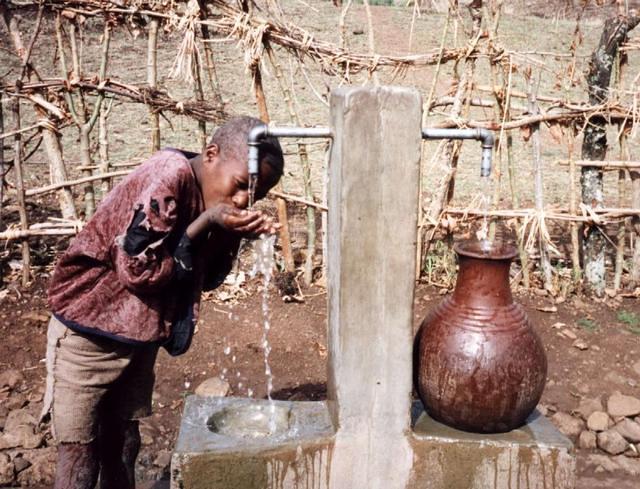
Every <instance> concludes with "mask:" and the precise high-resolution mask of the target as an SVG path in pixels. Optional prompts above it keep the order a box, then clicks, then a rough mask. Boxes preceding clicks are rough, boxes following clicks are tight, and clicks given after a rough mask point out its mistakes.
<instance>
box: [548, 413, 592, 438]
mask: <svg viewBox="0 0 640 489" xmlns="http://www.w3.org/2000/svg"><path fill="white" fill-rule="evenodd" d="M551 421H552V422H553V424H555V425H556V427H557V428H558V429H559V430H560V431H561V432H562V433H563V434H565V435H566V436H568V437H569V438H571V439H572V440H575V439H576V438H577V437H578V436H579V435H580V433H582V430H583V429H584V422H583V421H582V420H580V419H578V418H574V417H573V416H571V415H570V414H567V413H563V412H557V413H556V414H554V415H553V416H551Z"/></svg>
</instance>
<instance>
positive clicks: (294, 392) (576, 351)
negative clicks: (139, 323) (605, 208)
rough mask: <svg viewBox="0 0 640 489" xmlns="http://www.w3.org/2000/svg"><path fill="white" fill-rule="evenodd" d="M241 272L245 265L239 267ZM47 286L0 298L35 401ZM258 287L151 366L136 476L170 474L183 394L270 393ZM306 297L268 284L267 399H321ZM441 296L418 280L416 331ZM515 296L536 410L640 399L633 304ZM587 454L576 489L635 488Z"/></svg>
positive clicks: (315, 291)
mask: <svg viewBox="0 0 640 489" xmlns="http://www.w3.org/2000/svg"><path fill="white" fill-rule="evenodd" d="M246 270H248V264H247V263H246V262H245V263H243V264H242V266H241V267H240V271H246ZM45 282H46V280H45V279H41V280H38V281H37V282H36V283H34V284H33V285H32V286H31V287H30V288H29V289H28V290H20V289H19V288H18V287H15V286H13V285H12V284H7V287H5V288H4V289H3V290H4V292H3V295H2V298H1V299H0V319H2V322H1V326H0V332H1V333H0V334H2V338H3V341H2V342H1V343H0V359H2V360H1V361H0V371H3V370H6V369H9V368H16V369H19V370H21V371H22V372H23V373H24V375H25V376H26V378H27V383H26V384H27V386H28V392H29V393H30V394H31V393H35V396H33V399H38V398H39V396H38V394H41V393H42V391H43V386H44V378H45V365H44V360H43V358H44V352H45V342H46V324H47V318H48V312H47V309H46V305H45V293H44V287H45ZM277 282H278V280H276V283H277ZM260 288H261V283H260V281H259V280H258V279H253V280H251V279H247V280H246V281H245V282H244V283H242V284H241V285H240V286H239V287H238V286H235V285H225V286H223V287H222V288H221V289H218V290H217V291H215V292H213V293H211V294H208V295H207V297H205V300H204V301H203V307H202V315H201V318H200V321H199V323H198V329H197V334H196V337H195V340H194V344H193V346H192V347H191V350H190V351H189V352H188V353H187V354H185V355H184V356H182V357H178V358H171V357H169V356H168V355H167V354H166V353H164V352H163V353H161V355H160V357H159V359H158V363H157V368H156V374H157V380H156V389H155V394H154V411H155V412H154V414H153V416H152V417H151V418H149V419H148V420H145V421H144V422H143V424H142V433H143V443H144V446H143V449H142V453H141V456H140V459H139V461H140V465H139V472H138V475H139V477H140V478H141V479H146V480H150V479H156V478H163V477H166V476H167V473H166V468H164V467H158V466H156V465H154V461H156V458H157V457H158V454H159V453H162V452H163V451H167V450H171V449H172V447H173V445H174V443H175V440H176V436H177V431H178V423H179V419H180V415H181V411H182V407H183V400H184V397H185V396H186V395H188V394H190V393H192V392H193V391H194V390H195V388H196V387H197V386H198V385H199V384H200V383H201V382H202V381H203V380H205V379H207V378H209V377H214V376H220V377H224V378H226V379H227V380H228V382H229V384H230V386H231V395H233V396H247V395H249V394H251V395H253V396H254V397H258V398H263V397H265V396H266V379H265V374H264V354H263V349H262V347H261V338H262V334H263V329H262V324H263V316H262V294H261V291H260ZM303 292H304V300H303V302H293V303H292V302H289V303H287V302H285V301H284V300H283V298H282V296H281V291H280V290H279V289H278V287H277V285H272V287H271V288H270V293H269V310H270V316H271V325H272V329H271V331H270V333H269V340H270V344H271V346H272V349H273V350H272V352H271V356H270V365H271V368H272V370H273V375H274V395H273V397H274V398H277V399H293V400H318V399H323V398H324V397H325V395H326V358H327V348H326V344H327V343H326V319H327V308H326V298H327V296H326V290H325V289H324V288H321V287H313V288H311V289H308V290H304V291H303ZM446 293H448V291H447V290H446V289H440V288H436V287H433V286H429V285H425V284H418V286H417V289H416V294H415V302H414V314H415V317H414V323H415V328H416V330H417V328H418V326H419V324H420V322H421V320H422V318H423V317H424V316H425V315H426V313H427V311H428V310H429V309H430V308H432V307H434V306H435V304H437V303H438V302H439V301H440V300H442V298H443V296H444V294H446ZM516 296H517V299H518V301H520V302H521V303H522V304H523V305H524V306H525V308H526V310H527V313H528V314H529V317H530V319H531V320H532V322H533V324H534V326H535V329H536V331H537V332H538V334H539V335H540V337H541V338H542V341H543V343H544V345H545V348H546V351H547V355H548V360H549V375H548V380H547V387H546V389H545V392H544V395H543V398H542V401H541V405H542V409H543V410H546V411H547V413H548V414H547V415H548V416H550V415H552V414H553V413H554V412H555V411H556V410H558V411H563V412H571V411H572V410H574V409H576V408H577V406H578V403H579V401H580V399H582V398H593V397H597V396H601V397H603V398H604V399H606V397H607V396H609V395H611V394H612V393H613V392H615V391H620V392H621V393H624V394H628V395H634V396H636V397H637V396H639V395H640V387H639V385H638V384H639V380H640V379H638V375H637V374H635V373H634V372H633V370H632V369H631V365H632V364H633V363H634V362H635V361H637V359H638V358H639V357H640V331H639V330H638V324H637V322H634V321H636V320H637V318H640V304H638V301H637V299H616V300H613V299H609V300H605V301H603V302H595V301H592V300H589V301H586V300H583V299H578V298H574V299H569V300H567V301H565V302H562V303H556V301H553V300H551V299H550V298H547V297H543V296H539V295H537V294H534V293H527V292H525V291H519V292H517V293H516ZM629 318H632V319H633V318H635V319H633V320H630V319H629ZM567 331H569V333H567ZM579 340H582V344H581V343H580V342H579ZM578 345H579V348H578V347H577V346H578ZM30 398H31V397H30ZM165 453H166V452H165ZM589 453H590V451H588V450H579V451H578V474H579V484H578V487H579V488H581V489H582V488H594V489H595V488H597V487H598V488H599V487H611V488H613V487H615V488H619V487H620V488H626V487H629V488H631V487H634V486H633V484H635V483H636V482H637V479H636V478H633V477H631V476H629V475H625V474H623V473H596V472H595V470H594V469H595V467H594V466H589V465H587V464H586V458H587V457H588V455H589Z"/></svg>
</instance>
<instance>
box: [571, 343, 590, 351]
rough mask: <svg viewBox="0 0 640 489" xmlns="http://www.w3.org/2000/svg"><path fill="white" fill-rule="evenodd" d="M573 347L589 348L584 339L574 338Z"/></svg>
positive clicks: (579, 348)
mask: <svg viewBox="0 0 640 489" xmlns="http://www.w3.org/2000/svg"><path fill="white" fill-rule="evenodd" d="M573 347H574V348H577V349H578V350H582V351H584V350H588V349H589V345H588V343H587V342H586V341H584V340H576V341H574V342H573Z"/></svg>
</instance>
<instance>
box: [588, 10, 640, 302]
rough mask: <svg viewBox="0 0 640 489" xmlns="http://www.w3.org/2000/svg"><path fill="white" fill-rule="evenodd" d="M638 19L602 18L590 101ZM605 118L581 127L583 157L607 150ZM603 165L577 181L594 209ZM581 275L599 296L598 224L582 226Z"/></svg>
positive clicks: (604, 94) (597, 100) (602, 245)
mask: <svg viewBox="0 0 640 489" xmlns="http://www.w3.org/2000/svg"><path fill="white" fill-rule="evenodd" d="M638 22H640V17H625V16H617V17H615V18H611V19H608V20H607V21H606V22H605V25H604V29H603V31H602V36H601V37H600V42H599V44H598V47H597V48H596V50H595V52H594V53H593V55H592V56H591V63H590V67H589V72H588V74H587V82H588V84H589V102H590V103H591V104H602V103H605V102H606V101H607V98H608V93H609V90H608V89H609V84H610V82H611V73H612V70H613V65H614V61H615V58H616V55H617V53H618V48H619V47H620V45H621V44H622V43H623V42H624V41H625V40H626V38H627V34H628V33H629V31H631V30H632V29H633V28H634V27H635V26H636V25H638ZM606 127H607V120H606V119H605V118H604V117H602V116H594V117H592V118H591V119H590V121H589V124H587V126H586V128H585V130H584V137H583V141H582V159H584V160H595V161H598V160H604V159H605V156H606V153H607V134H606ZM602 173H603V172H602V168H598V167H589V166H586V167H583V168H582V173H581V178H580V183H581V186H582V202H583V203H584V204H585V205H587V206H589V207H591V208H594V209H597V208H600V207H602V206H603V205H604V188H603V181H602ZM583 235H584V241H583V259H584V277H585V279H586V281H587V284H586V285H587V288H588V289H589V290H590V292H592V293H593V294H594V295H596V296H598V297H602V296H603V295H604V290H605V285H606V281H605V251H606V243H607V241H606V238H605V236H604V230H602V229H600V228H598V226H586V227H585V229H584V230H583Z"/></svg>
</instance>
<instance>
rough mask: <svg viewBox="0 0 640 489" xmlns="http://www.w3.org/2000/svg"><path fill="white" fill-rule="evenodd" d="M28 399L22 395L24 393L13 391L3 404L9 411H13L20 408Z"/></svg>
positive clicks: (27, 402)
mask: <svg viewBox="0 0 640 489" xmlns="http://www.w3.org/2000/svg"><path fill="white" fill-rule="evenodd" d="M27 404H29V401H28V400H27V398H26V397H25V396H24V394H20V393H19V392H14V393H13V394H12V395H11V396H9V399H7V400H6V401H5V406H6V407H7V409H8V410H9V411H15V410H16V409H22V408H23V407H25V406H26V405H27Z"/></svg>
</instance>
